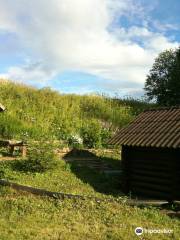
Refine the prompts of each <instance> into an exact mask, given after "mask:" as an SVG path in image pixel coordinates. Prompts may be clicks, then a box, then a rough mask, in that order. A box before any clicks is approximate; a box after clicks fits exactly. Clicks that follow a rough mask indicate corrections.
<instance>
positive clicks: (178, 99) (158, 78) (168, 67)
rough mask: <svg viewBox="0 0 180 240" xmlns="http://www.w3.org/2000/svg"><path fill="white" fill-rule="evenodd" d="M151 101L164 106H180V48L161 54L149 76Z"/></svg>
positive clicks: (148, 87) (147, 85) (147, 91)
mask: <svg viewBox="0 0 180 240" xmlns="http://www.w3.org/2000/svg"><path fill="white" fill-rule="evenodd" d="M145 90H146V94H147V96H148V99H149V100H155V101H157V103H158V104H159V105H162V106H173V105H180V48H178V49H175V50H172V49H170V50H166V51H164V52H162V53H160V54H159V56H158V57H157V58H156V60H155V63H154V64H153V66H152V69H151V70H150V73H149V75H148V76H147V79H146V83H145Z"/></svg>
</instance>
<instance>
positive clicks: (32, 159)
mask: <svg viewBox="0 0 180 240" xmlns="http://www.w3.org/2000/svg"><path fill="white" fill-rule="evenodd" d="M56 160H57V159H56V156H55V153H54V150H53V148H52V146H51V144H50V143H48V144H47V143H38V144H35V145H33V146H31V147H30V148H29V149H28V153H27V160H25V161H24V163H23V164H22V166H21V170H23V171H28V172H45V171H47V170H50V169H52V168H54V167H55V165H56Z"/></svg>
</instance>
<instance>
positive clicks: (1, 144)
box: [0, 140, 27, 157]
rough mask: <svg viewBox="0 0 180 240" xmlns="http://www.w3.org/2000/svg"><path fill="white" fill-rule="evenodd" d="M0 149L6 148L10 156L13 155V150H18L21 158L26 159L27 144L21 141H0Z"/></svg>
mask: <svg viewBox="0 0 180 240" xmlns="http://www.w3.org/2000/svg"><path fill="white" fill-rule="evenodd" d="M0 147H8V148H9V153H10V155H13V153H14V150H15V148H19V150H20V151H21V154H22V157H26V153H27V144H26V143H24V142H23V141H15V140H0Z"/></svg>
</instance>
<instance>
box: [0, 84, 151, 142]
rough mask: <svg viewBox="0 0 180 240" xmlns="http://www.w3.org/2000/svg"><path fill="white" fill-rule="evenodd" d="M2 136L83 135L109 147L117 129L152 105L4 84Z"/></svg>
mask: <svg viewBox="0 0 180 240" xmlns="http://www.w3.org/2000/svg"><path fill="white" fill-rule="evenodd" d="M0 102H1V103H2V104H3V105H5V106H6V108H7V111H6V112H4V113H3V114H0V137H2V138H10V139H11V138H16V139H24V140H28V141H29V140H31V139H35V140H41V139H48V140H63V141H64V142H66V143H71V142H72V141H71V140H72V139H73V138H74V136H79V137H80V138H81V139H82V141H83V144H82V145H84V146H85V147H100V146H105V145H106V141H107V139H108V138H109V137H110V136H111V135H112V134H113V132H114V131H115V130H116V129H117V128H120V127H122V126H124V125H126V124H128V123H129V122H130V121H131V120H132V119H133V118H134V117H135V116H136V115H137V114H138V113H139V111H142V110H144V109H145V108H148V107H151V105H149V104H147V103H145V102H142V101H137V100H131V99H127V100H121V99H118V98H109V97H107V96H100V95H89V96H88V95H86V96H78V95H73V94H71V95H63V94H59V93H58V92H56V91H52V90H51V89H49V88H44V89H39V90H38V89H35V88H32V87H28V86H25V85H22V84H15V83H12V82H6V83H4V84H0Z"/></svg>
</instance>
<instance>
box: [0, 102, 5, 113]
mask: <svg viewBox="0 0 180 240" xmlns="http://www.w3.org/2000/svg"><path fill="white" fill-rule="evenodd" d="M5 109H6V108H5V107H4V106H3V105H2V104H1V103H0V112H3V111H4V110H5Z"/></svg>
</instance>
